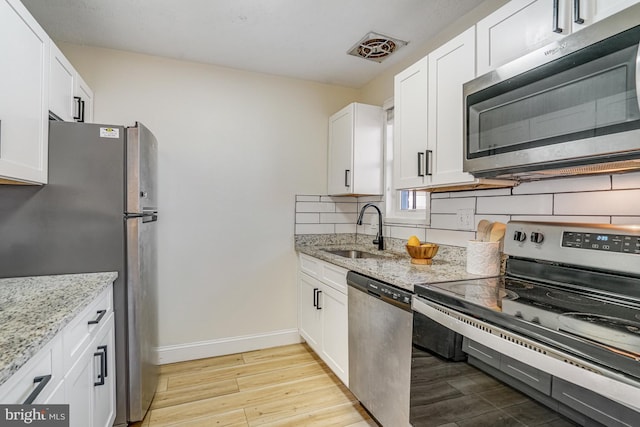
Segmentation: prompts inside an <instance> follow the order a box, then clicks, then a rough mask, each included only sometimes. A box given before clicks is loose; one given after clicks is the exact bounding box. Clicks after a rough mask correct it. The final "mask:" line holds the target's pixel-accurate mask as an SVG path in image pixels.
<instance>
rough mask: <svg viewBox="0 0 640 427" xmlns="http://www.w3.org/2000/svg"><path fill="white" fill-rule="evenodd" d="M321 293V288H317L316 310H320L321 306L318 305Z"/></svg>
mask: <svg viewBox="0 0 640 427" xmlns="http://www.w3.org/2000/svg"><path fill="white" fill-rule="evenodd" d="M321 293H322V291H321V290H318V293H317V295H318V300H317V305H316V310H322V307H320V294H321Z"/></svg>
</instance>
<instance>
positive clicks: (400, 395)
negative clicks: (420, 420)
mask: <svg viewBox="0 0 640 427" xmlns="http://www.w3.org/2000/svg"><path fill="white" fill-rule="evenodd" d="M347 284H348V285H349V287H348V296H349V303H348V306H349V389H350V390H351V392H352V393H353V394H354V395H355V396H356V397H357V398H358V400H359V401H360V403H362V405H363V406H364V407H365V408H367V410H368V411H369V412H370V413H371V415H373V417H374V418H375V419H376V420H377V421H378V422H379V423H381V424H382V425H383V426H385V427H403V426H409V389H410V383H411V340H412V327H413V314H412V312H411V295H412V294H411V293H410V292H407V291H403V290H401V289H398V288H396V287H394V286H391V285H388V284H386V283H383V282H380V281H378V280H375V279H371V278H369V277H366V276H363V275H361V274H358V273H355V272H352V271H350V272H349V273H347Z"/></svg>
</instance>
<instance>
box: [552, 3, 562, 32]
mask: <svg viewBox="0 0 640 427" xmlns="http://www.w3.org/2000/svg"><path fill="white" fill-rule="evenodd" d="M559 3H560V0H553V32H554V33H561V32H562V28H560V11H559V8H560V5H559Z"/></svg>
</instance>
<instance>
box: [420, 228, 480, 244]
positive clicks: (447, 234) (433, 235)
mask: <svg viewBox="0 0 640 427" xmlns="http://www.w3.org/2000/svg"><path fill="white" fill-rule="evenodd" d="M475 238H476V233H474V232H473V231H454V230H439V229H437V228H431V229H429V230H427V239H426V241H427V242H432V243H439V244H441V245H452V246H462V247H466V246H467V242H468V241H469V240H473V239H475Z"/></svg>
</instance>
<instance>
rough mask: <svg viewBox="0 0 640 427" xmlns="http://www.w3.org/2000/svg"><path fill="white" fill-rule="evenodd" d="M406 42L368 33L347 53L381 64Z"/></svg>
mask: <svg viewBox="0 0 640 427" xmlns="http://www.w3.org/2000/svg"><path fill="white" fill-rule="evenodd" d="M406 44H407V42H405V41H402V40H398V39H394V38H393V37H389V36H385V35H382V34H378V33H374V32H370V33H369V34H367V35H366V36H364V37H363V38H362V39H361V40H360V41H359V42H358V43H356V44H355V45H354V46H353V47H352V48H351V49H350V50H349V51H348V52H347V53H348V54H349V55H353V56H359V57H361V58H364V59H368V60H369V61H375V62H382V61H384V60H385V59H387V58H388V57H389V55H391V54H392V53H393V52H395V51H396V50H397V49H400V48H401V47H402V46H404V45H406Z"/></svg>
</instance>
